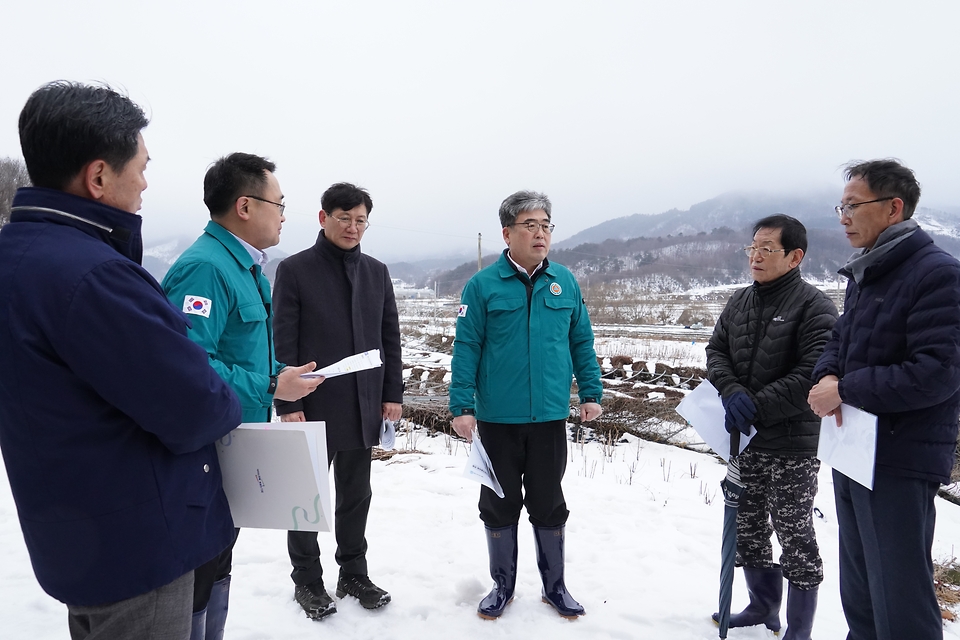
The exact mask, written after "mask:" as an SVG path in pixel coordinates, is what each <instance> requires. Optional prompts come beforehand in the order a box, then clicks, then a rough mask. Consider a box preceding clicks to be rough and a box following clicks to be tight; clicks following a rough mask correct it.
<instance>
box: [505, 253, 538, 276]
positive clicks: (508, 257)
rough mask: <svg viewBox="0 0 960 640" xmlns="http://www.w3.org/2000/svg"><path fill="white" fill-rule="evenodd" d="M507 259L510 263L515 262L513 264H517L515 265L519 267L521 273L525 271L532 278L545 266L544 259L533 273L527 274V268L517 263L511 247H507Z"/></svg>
mask: <svg viewBox="0 0 960 640" xmlns="http://www.w3.org/2000/svg"><path fill="white" fill-rule="evenodd" d="M507 260H509V261H510V263H511V264H513V266H515V267H516V268H517V271H519V272H520V273H523V274H526V275H528V276H529V277H530V278H532V277H533V276H534V275H536V273H537V271H540V269H542V268H543V261H541V262H540V264H538V265H537V268H536V269H534V270H533V273H530V274H527V270H526V269H524V268H523V267H521V266H520V265H519V264H517V262H516V261H515V260H514V259H513V256H511V255H510V249H509V248H508V249H507Z"/></svg>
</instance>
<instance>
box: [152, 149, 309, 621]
mask: <svg viewBox="0 0 960 640" xmlns="http://www.w3.org/2000/svg"><path fill="white" fill-rule="evenodd" d="M275 170H276V165H275V164H274V163H272V162H270V161H269V160H267V159H265V158H261V157H259V156H255V155H251V154H247V153H234V154H231V155H229V156H226V157H224V158H221V159H220V160H218V161H217V162H215V163H214V164H213V166H211V167H210V169H209V170H208V171H207V175H206V176H205V177H204V180H203V201H204V203H205V204H206V205H207V208H208V209H209V210H210V217H211V220H210V222H208V223H207V226H206V229H204V233H203V235H202V236H200V237H199V238H197V240H196V242H194V243H193V245H191V246H190V248H188V249H187V250H186V251H184V252H183V254H182V255H181V256H180V257H179V258H178V259H177V261H176V262H175V263H174V264H173V266H172V267H171V268H170V271H169V272H168V273H167V275H166V277H165V278H164V279H163V290H164V291H165V292H166V294H167V296H168V297H169V298H170V300H171V301H172V302H173V303H174V304H175V305H176V306H177V307H179V308H181V309H182V310H183V312H184V313H185V314H187V317H188V318H189V320H190V321H191V324H192V326H191V328H190V329H189V330H188V336H189V337H190V339H191V340H193V341H194V342H196V343H197V344H199V345H200V346H202V347H203V348H204V349H205V350H206V351H207V354H208V355H209V356H210V364H211V366H213V368H214V369H215V370H216V371H217V373H219V374H220V376H221V377H222V378H223V379H224V380H225V381H226V382H227V383H228V384H229V385H230V387H231V388H232V389H233V390H234V391H235V392H236V394H237V396H239V398H240V404H241V405H242V407H243V421H244V422H269V421H270V417H271V407H272V405H273V401H274V399H279V400H288V401H294V400H299V399H300V398H302V397H304V396H305V395H307V394H309V393H310V392H312V391H313V390H314V389H316V387H317V385H318V384H320V383H321V382H322V381H323V378H313V379H309V380H307V379H303V378H301V377H300V374H302V373H306V372H308V371H313V370H314V369H315V368H316V364H315V363H312V362H311V363H308V364H306V365H303V366H301V367H284V366H283V365H282V364H280V363H279V362H277V361H276V358H275V357H274V349H273V311H272V305H271V299H270V283H269V282H268V281H267V279H266V277H264V275H263V270H262V267H263V265H264V264H265V263H266V262H267V255H266V253H264V249H266V248H268V247H272V246H274V245H276V244H277V243H278V242H280V228H281V225H282V224H283V220H284V217H283V209H284V207H285V205H284V204H282V200H283V193H282V192H281V191H280V184H279V183H278V182H277V178H276V176H274V171H275ZM238 531H239V530H238ZM232 558H233V545H231V546H230V547H229V548H228V549H227V550H226V551H224V553H223V554H221V555H220V557H219V558H216V559H214V560H213V561H211V562H209V563H207V564H206V565H204V566H203V567H200V568H199V569H197V571H196V575H195V582H194V618H193V631H192V633H191V640H198V639H200V640H202V639H206V640H220V638H222V637H223V627H224V623H225V622H226V617H227V604H228V600H229V590H230V565H231V562H232Z"/></svg>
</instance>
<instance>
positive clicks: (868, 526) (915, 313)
mask: <svg viewBox="0 0 960 640" xmlns="http://www.w3.org/2000/svg"><path fill="white" fill-rule="evenodd" d="M845 177H846V179H847V184H846V187H845V188H844V190H843V199H842V200H841V202H842V204H841V205H840V206H838V207H837V215H839V216H840V224H842V225H843V226H844V232H845V233H846V236H847V239H848V240H849V241H850V244H851V246H853V247H855V248H858V249H862V251H859V252H857V253H855V254H854V255H853V256H852V257H851V258H850V260H849V261H848V262H847V264H846V265H844V267H843V268H842V269H841V270H840V273H841V274H842V275H844V276H846V277H847V278H849V281H848V283H847V293H846V297H845V299H844V311H843V316H842V317H841V318H840V320H839V321H838V322H837V325H836V327H834V329H833V335H832V336H831V338H830V341H829V342H828V343H827V346H826V347H825V348H824V351H823V355H822V356H821V357H820V361H819V362H817V367H816V369H815V370H814V373H813V379H814V380H816V381H817V384H816V385H815V386H814V387H813V389H812V390H811V392H810V406H811V407H812V408H813V410H814V411H815V412H816V413H817V415H820V416H834V417H835V418H836V421H837V426H839V427H841V428H843V425H842V422H843V420H842V415H841V413H840V404H841V403H844V404H846V405H849V406H853V407H857V408H861V409H863V410H864V411H868V412H870V413H872V414H875V415H876V416H877V451H876V463H875V467H874V479H873V490H872V491H871V490H869V489H867V488H866V487H863V486H861V485H859V484H857V483H856V482H854V481H852V480H850V479H849V478H847V477H846V476H845V475H843V474H842V473H839V472H837V471H836V470H834V472H833V485H834V493H835V494H836V503H837V523H838V524H839V525H840V602H841V603H842V604H843V613H844V615H845V616H846V619H847V626H849V628H850V635H848V636H847V637H848V638H880V639H881V640H884V639H889V638H910V639H911V640H929V639H931V638H942V637H943V627H942V622H941V619H940V607H939V605H938V604H937V596H936V593H935V592H934V584H933V559H932V557H931V551H932V546H933V535H934V525H935V521H936V509H935V507H934V498H935V497H936V495H937V489H938V488H939V486H940V483H947V482H949V481H950V471H951V469H952V467H953V462H954V458H955V452H956V443H957V417H958V413H960V264H958V263H957V260H956V259H955V258H953V257H952V256H951V255H949V254H948V253H947V252H946V251H944V250H942V249H940V248H939V247H937V246H936V245H935V244H934V243H933V240H932V239H931V238H930V236H929V235H927V234H926V233H925V232H924V231H923V229H921V228H920V227H919V225H917V223H916V221H914V220H913V219H912V218H911V216H912V215H913V212H914V210H915V209H916V206H917V202H918V201H919V200H920V184H919V183H918V182H917V179H916V177H915V176H914V174H913V172H912V171H911V170H910V169H908V168H907V167H904V166H903V165H901V164H900V163H899V162H897V161H894V160H872V161H869V162H861V163H857V164H852V165H850V166H848V167H847V171H846V175H845Z"/></svg>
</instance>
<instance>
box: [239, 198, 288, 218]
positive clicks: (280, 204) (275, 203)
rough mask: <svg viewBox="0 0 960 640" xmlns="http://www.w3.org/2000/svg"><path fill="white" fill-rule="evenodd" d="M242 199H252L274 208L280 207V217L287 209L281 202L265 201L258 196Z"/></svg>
mask: <svg viewBox="0 0 960 640" xmlns="http://www.w3.org/2000/svg"><path fill="white" fill-rule="evenodd" d="M243 197H244V198H252V199H253V200H259V201H260V202H266V203H267V204H272V205H275V206H277V207H280V215H283V210H284V209H286V208H287V205H285V204H283V203H281V202H274V201H273V200H266V199H264V198H260V197H258V196H243Z"/></svg>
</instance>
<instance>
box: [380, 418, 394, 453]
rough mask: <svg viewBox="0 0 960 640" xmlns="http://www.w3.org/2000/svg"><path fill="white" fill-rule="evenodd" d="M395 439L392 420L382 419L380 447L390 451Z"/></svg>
mask: <svg viewBox="0 0 960 640" xmlns="http://www.w3.org/2000/svg"><path fill="white" fill-rule="evenodd" d="M396 440H397V429H396V427H395V426H394V424H393V420H387V419H386V418H384V419H383V423H382V424H381V425H380V448H381V449H384V450H385V451H390V450H391V449H393V447H394V445H395V444H396Z"/></svg>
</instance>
